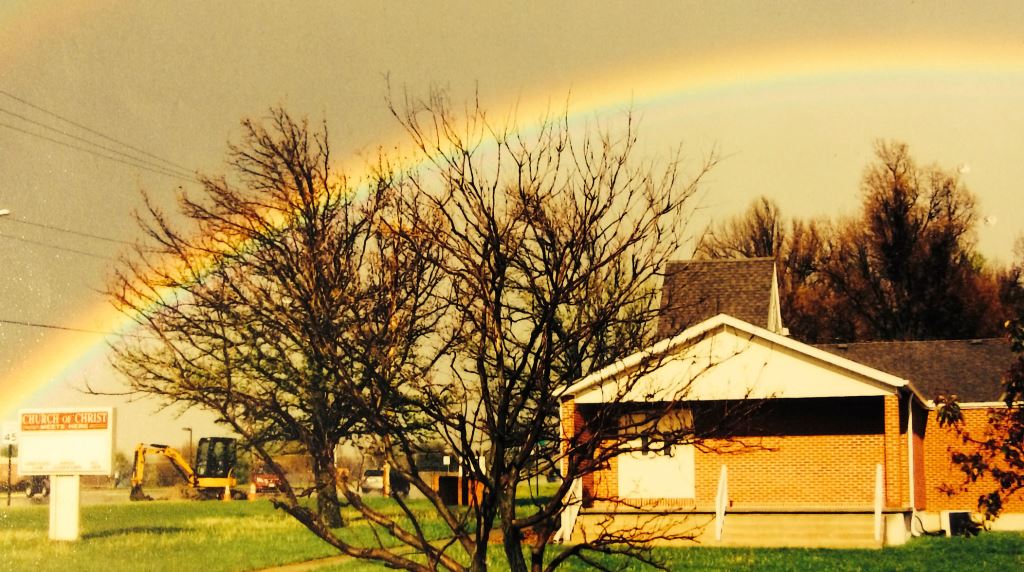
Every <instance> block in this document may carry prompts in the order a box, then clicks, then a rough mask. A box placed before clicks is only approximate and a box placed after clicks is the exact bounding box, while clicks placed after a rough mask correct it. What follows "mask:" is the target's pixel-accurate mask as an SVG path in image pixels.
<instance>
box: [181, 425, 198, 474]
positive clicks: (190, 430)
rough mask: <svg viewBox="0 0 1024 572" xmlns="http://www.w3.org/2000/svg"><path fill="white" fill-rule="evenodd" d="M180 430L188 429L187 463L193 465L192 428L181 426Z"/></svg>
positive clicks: (194, 463) (194, 462)
mask: <svg viewBox="0 0 1024 572" xmlns="http://www.w3.org/2000/svg"><path fill="white" fill-rule="evenodd" d="M181 430H182V431H188V463H189V464H190V465H192V466H193V467H194V466H195V465H196V460H195V459H193V458H192V428H191V427H182V428H181Z"/></svg>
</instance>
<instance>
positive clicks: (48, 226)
mask: <svg viewBox="0 0 1024 572" xmlns="http://www.w3.org/2000/svg"><path fill="white" fill-rule="evenodd" d="M0 221H3V222H6V221H10V222H15V223H18V224H25V225H29V226H34V227H38V228H45V229H48V230H55V231H57V232H63V233H67V234H73V235H75V236H82V237H85V238H94V239H96V240H103V241H106V242H113V243H117V244H126V245H128V246H132V244H133V243H131V242H129V241H127V240H119V239H116V238H111V237H109V236H102V235H99V234H92V233H88V232H82V231H80V230H72V229H70V228H64V227H61V226H57V225H53V224H46V223H41V222H33V221H30V220H26V219H25V218H23V217H13V216H9V217H4V218H3V219H0ZM0 224H3V223H2V222H0Z"/></svg>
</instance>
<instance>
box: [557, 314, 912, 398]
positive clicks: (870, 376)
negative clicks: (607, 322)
mask: <svg viewBox="0 0 1024 572" xmlns="http://www.w3.org/2000/svg"><path fill="white" fill-rule="evenodd" d="M723 328H726V329H731V330H733V331H735V332H737V333H740V334H742V335H744V336H749V337H750V338H751V339H753V338H758V339H760V340H762V341H764V342H765V343H766V344H767V345H769V346H772V347H775V348H778V349H779V350H780V351H788V352H791V353H793V354H798V355H801V356H804V357H805V358H807V359H808V360H809V361H810V362H813V363H816V364H819V365H821V366H822V367H824V368H826V369H835V370H840V371H844V372H847V375H848V377H850V378H854V379H859V380H861V381H863V382H865V383H868V384H869V385H872V386H874V387H878V388H887V390H886V391H887V392H893V391H895V390H896V389H897V388H907V389H908V390H910V391H911V392H913V393H914V394H915V395H916V396H917V398H918V399H919V400H920V401H921V402H922V403H924V402H925V401H926V400H925V399H924V398H923V397H922V395H921V394H920V393H918V392H917V391H916V389H915V388H914V387H913V386H911V385H910V384H909V383H908V381H907V380H906V379H903V378H900V377H898V376H896V375H893V374H891V373H888V372H885V371H881V370H878V369H875V368H873V367H870V366H868V365H864V364H862V363H858V362H856V361H853V360H852V359H848V358H846V357H843V356H841V355H837V354H835V353H831V352H827V351H824V350H822V349H819V348H816V347H814V346H811V345H808V344H805V343H803V342H798V341H796V340H794V339H792V338H789V337H786V336H783V335H780V334H776V333H773V332H771V331H769V330H767V329H765V328H761V327H758V326H755V325H753V324H750V323H747V322H744V321H742V320H738V319H736V318H734V317H732V316H729V315H726V314H719V315H717V316H714V317H713V318H710V319H708V320H705V321H703V322H701V323H700V324H697V325H696V326H693V327H691V328H688V329H687V330H685V331H684V332H682V333H681V334H679V335H677V336H674V337H672V338H669V339H665V340H662V341H660V342H658V343H656V344H654V345H653V346H651V347H649V348H647V349H646V350H643V351H640V352H637V353H635V354H633V355H630V356H628V357H626V358H623V359H621V360H619V361H618V362H615V363H613V364H611V365H609V366H607V367H605V368H603V369H601V370H599V371H597V372H594V373H592V374H590V375H588V376H586V377H584V378H583V379H581V380H579V381H577V382H576V383H574V384H572V385H571V386H570V387H569V388H567V389H565V390H564V391H563V392H562V396H565V395H571V396H579V395H581V394H583V393H584V392H591V391H600V392H601V393H604V390H603V389H602V388H603V387H605V386H606V385H607V384H610V383H615V382H616V381H617V380H618V379H620V378H621V376H623V375H624V374H627V373H629V372H631V371H634V370H635V369H636V368H638V367H640V366H641V365H642V364H644V363H647V362H650V361H651V360H658V359H659V358H660V357H661V356H666V355H671V354H673V353H675V352H679V351H682V350H683V349H685V348H686V347H687V346H688V345H690V344H692V343H699V342H700V341H701V340H702V339H704V338H705V337H706V336H707V335H708V334H710V333H711V332H713V331H716V330H721V329H723ZM657 367H661V366H657ZM609 394H610V395H612V394H619V392H618V391H611V392H609Z"/></svg>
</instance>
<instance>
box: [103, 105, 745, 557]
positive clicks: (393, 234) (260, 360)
mask: <svg viewBox="0 0 1024 572" xmlns="http://www.w3.org/2000/svg"><path fill="white" fill-rule="evenodd" d="M391 109H392V112H393V113H394V114H395V117H396V118H397V120H398V121H399V122H400V123H401V125H402V126H403V127H404V128H405V129H406V131H407V133H408V135H409V138H410V140H411V142H412V144H413V151H412V157H411V159H410V163H409V164H410V165H414V167H407V168H406V169H404V170H402V169H392V168H391V166H390V165H389V164H388V162H387V161H386V160H381V162H380V164H379V166H378V168H377V169H376V171H375V174H374V176H373V177H372V178H371V180H370V181H369V183H368V184H367V185H365V186H364V187H361V188H359V189H358V190H357V189H353V188H351V187H350V186H348V185H347V184H346V183H345V181H344V179H342V178H340V177H338V176H336V175H334V174H333V172H332V171H331V164H330V157H329V153H328V146H327V139H326V130H323V131H319V132H316V133H313V134H311V133H310V132H309V130H308V127H307V126H306V124H305V123H302V122H295V121H293V120H292V119H290V118H289V117H288V116H287V114H285V113H284V112H283V111H280V110H277V111H274V112H273V113H272V115H271V117H270V118H269V120H268V124H269V127H264V126H263V124H261V123H253V122H245V123H244V124H243V125H244V127H245V131H246V137H245V138H244V139H243V141H242V142H241V143H240V144H239V145H237V146H234V147H232V153H231V164H232V165H233V166H234V167H235V170H236V172H237V174H238V175H239V180H240V183H239V184H238V185H233V184H229V183H228V182H227V181H226V180H225V179H204V187H205V198H204V200H192V199H188V198H185V199H183V200H182V203H181V206H182V212H183V214H184V215H185V216H186V218H187V219H188V220H190V221H191V222H193V223H194V225H195V227H196V228H194V229H189V230H190V232H189V233H185V232H182V231H178V230H174V229H173V228H172V226H171V224H170V222H169V220H168V218H167V217H165V216H164V215H163V214H162V213H160V212H159V211H157V210H156V209H150V210H149V212H148V213H146V215H145V216H144V217H143V219H142V220H143V222H144V228H145V229H146V230H147V233H148V235H149V237H150V240H151V242H152V243H153V244H155V245H156V247H155V248H153V247H146V248H144V247H140V248H139V249H138V251H137V252H136V254H135V256H134V257H133V258H131V259H130V260H129V261H128V262H126V263H125V264H124V266H123V267H122V270H121V271H120V272H119V273H118V274H117V275H116V276H115V277H114V280H113V283H112V287H111V293H112V296H113V298H114V300H115V301H116V303H117V304H118V305H119V306H120V307H121V308H122V309H124V310H125V311H126V312H127V313H129V315H131V316H133V317H134V318H135V319H136V321H137V322H138V323H139V325H140V328H141V330H140V333H142V334H143V335H145V336H147V337H139V338H128V339H126V340H125V341H124V342H123V343H122V344H120V345H119V346H117V347H116V348H115V349H116V352H117V366H118V367H119V369H120V370H121V371H122V372H123V373H124V374H125V375H126V377H128V379H130V380H131V383H132V387H133V389H134V390H135V391H138V392H141V393H144V394H150V395H157V396H159V397H162V398H164V399H165V400H167V401H169V402H171V403H185V404H195V405H200V406H203V407H206V408H208V409H212V410H214V411H216V412H217V413H219V414H220V416H221V419H222V420H223V421H224V422H226V423H228V424H229V425H230V426H231V427H232V428H233V429H234V430H235V431H236V432H237V433H238V434H239V435H242V436H243V437H244V438H245V444H246V445H248V446H250V447H251V448H253V449H254V450H255V452H256V453H257V455H258V456H259V457H260V458H261V460H262V461H263V462H264V464H266V465H267V466H268V467H269V468H270V469H271V470H273V471H274V472H276V473H277V474H278V476H279V477H281V478H282V479H286V478H287V475H286V474H285V471H284V470H283V469H282V467H280V466H279V465H278V464H277V463H275V462H274V456H273V453H274V452H275V447H280V446H282V444H287V446H289V447H292V448H297V449H298V450H299V451H300V452H304V453H306V454H308V455H310V457H311V458H312V461H313V464H312V470H313V474H314V477H315V479H314V480H315V484H314V486H313V487H312V489H311V490H307V491H304V490H296V489H295V487H292V486H291V484H286V487H285V492H286V495H285V497H284V498H283V499H282V500H280V501H279V503H278V504H279V506H280V507H281V508H283V509H284V510H286V511H287V512H289V513H290V514H292V515H293V516H295V517H296V518H297V519H298V520H299V521H300V522H302V523H303V524H304V525H305V526H306V527H308V528H309V529H310V530H311V531H313V532H314V533H315V534H317V535H318V536H320V537H321V538H323V539H324V540H325V541H326V542H328V543H330V544H331V545H333V546H335V547H337V548H338V549H339V551H341V552H342V553H344V554H348V555H351V556H354V557H357V558H364V559H371V560H376V561H378V562H381V563H383V564H385V565H387V566H389V567H393V568H400V569H407V570H438V569H444V570H484V569H486V568H487V562H488V554H489V549H490V547H491V544H492V542H495V541H497V540H500V542H501V545H502V549H503V552H504V557H505V559H506V561H507V563H508V567H509V568H510V569H512V570H527V569H531V570H536V571H540V570H552V569H555V568H557V567H558V566H560V565H561V564H563V563H564V562H566V561H567V560H569V559H571V558H581V559H583V560H584V561H585V562H589V563H592V564H594V565H600V563H599V562H598V561H596V560H594V559H593V558H592V556H593V554H594V553H595V552H598V553H606V554H611V555H618V556H621V557H625V558H639V559H641V560H643V561H645V562H654V560H653V559H652V557H651V553H650V551H649V542H650V541H652V540H655V539H657V538H659V536H660V537H671V535H673V534H674V535H678V534H680V533H671V532H668V531H666V530H665V529H660V528H658V527H656V526H654V525H653V524H650V525H647V524H645V525H644V526H636V527H633V528H631V529H628V530H622V529H615V528H612V527H609V528H607V529H605V530H604V531H603V532H601V533H600V534H597V535H596V536H591V537H588V538H586V539H585V541H584V542H581V543H579V544H575V545H573V546H571V547H568V548H566V549H565V550H560V551H551V550H549V545H550V543H551V542H552V539H553V538H554V535H555V532H556V531H557V529H558V527H559V523H558V518H559V515H560V514H561V513H562V511H563V510H564V507H565V504H566V498H567V495H568V494H569V491H570V489H572V488H573V486H574V483H576V482H579V480H580V479H583V478H586V477H587V476H588V475H594V474H596V473H597V472H598V471H600V470H601V468H602V467H603V466H605V465H606V464H607V463H608V462H609V460H611V459H613V458H615V457H616V456H618V455H621V454H624V453H629V452H634V451H638V450H648V449H651V448H652V447H653V449H654V450H662V449H664V448H670V447H672V446H674V445H679V444H698V445H706V447H707V448H711V447H713V446H715V445H714V443H717V442H718V440H719V439H720V438H721V437H723V436H725V435H726V434H727V432H728V431H727V425H728V424H729V422H730V420H734V419H739V418H741V417H742V416H743V411H744V408H743V407H736V408H733V409H732V410H731V411H730V412H729V413H727V414H722V415H717V414H716V415H712V416H708V419H712V421H710V422H705V423H704V424H703V425H701V424H695V423H690V422H687V421H685V420H686V419H687V415H689V412H690V410H689V408H688V407H686V406H685V405H684V404H683V401H682V398H684V397H685V393H686V390H687V386H686V384H682V385H681V386H680V387H679V388H677V389H676V390H674V391H673V392H672V393H671V394H667V395H662V396H661V397H662V398H661V399H660V400H659V401H657V402H654V403H651V404H648V405H647V406H642V407H641V406H638V405H637V403H635V402H636V401H637V400H636V396H635V395H632V394H633V392H634V386H635V384H636V383H638V380H640V379H641V378H642V377H643V375H644V374H645V373H647V372H650V371H651V370H652V369H654V368H656V367H658V365H659V364H660V363H661V362H662V360H664V359H668V358H666V357H665V356H664V355H662V354H658V353H650V354H641V355H642V359H639V361H638V362H637V363H636V364H635V366H634V367H633V368H632V369H631V370H630V371H629V372H628V374H627V375H626V376H625V379H624V381H623V383H622V384H621V385H620V386H619V390H618V393H617V395H616V396H615V397H614V398H612V400H611V402H610V403H609V404H608V407H607V408H606V409H605V410H604V411H602V412H600V413H599V414H597V415H596V416H595V417H594V419H592V420H591V424H590V425H589V427H588V428H587V430H586V431H582V432H580V433H579V434H571V435H567V436H565V438H564V439H560V424H559V407H560V397H561V396H562V395H563V393H564V392H565V391H566V389H567V388H569V387H570V385H571V384H573V383H574V382H575V381H578V380H579V379H581V378H583V377H585V376H587V375H588V374H591V373H593V372H595V371H598V370H600V369H601V368H603V367H605V366H607V365H609V364H613V363H615V362H617V361H619V360H621V359H622V358H624V357H626V356H629V355H631V354H635V353H636V352H638V351H640V350H643V349H644V348H647V347H648V346H649V345H650V344H651V343H652V342H653V341H654V340H653V339H652V337H653V332H654V328H653V325H654V321H655V320H656V319H657V317H658V314H659V312H660V308H658V306H657V302H658V296H657V295H656V293H657V288H658V287H659V281H660V279H661V276H660V272H661V270H662V269H663V268H664V265H665V262H666V261H667V260H668V259H669V258H670V257H672V256H674V255H675V253H676V251H677V249H678V248H679V246H680V245H681V243H682V241H683V238H684V236H685V232H686V222H687V220H688V217H689V214H690V203H691V199H692V197H693V196H694V194H695V192H696V190H697V185H698V183H699V181H700V179H701V176H702V175H703V174H704V173H705V172H706V171H707V170H708V169H709V168H710V167H711V166H712V165H713V163H714V158H711V159H707V160H704V161H702V162H700V163H699V164H698V165H697V170H696V175H695V176H693V177H691V178H689V179H684V177H683V175H682V173H681V157H680V156H678V154H677V155H676V156H674V157H672V158H671V159H670V160H669V161H668V162H666V163H664V164H661V165H658V164H655V163H653V162H643V161H639V160H637V159H636V158H635V157H634V155H635V147H636V143H637V132H636V126H635V125H634V123H633V122H632V118H631V117H630V116H627V117H626V118H625V122H624V125H623V126H622V127H621V129H620V130H613V129H606V130H587V129H584V130H583V131H581V132H580V131H575V130H574V129H572V128H571V126H570V124H569V120H568V115H567V114H562V115H559V116H556V117H555V118H554V119H551V120H548V121H545V122H543V123H541V124H540V125H539V126H538V127H536V128H535V129H532V130H530V131H521V130H519V129H517V128H516V127H515V126H514V125H512V124H509V125H497V124H495V123H492V122H490V121H489V120H488V118H487V116H486V114H485V113H484V111H483V110H482V109H480V108H478V107H476V108H472V109H471V110H470V112H469V113H468V114H467V116H466V117H456V116H455V115H454V114H453V113H452V112H451V110H450V109H451V108H450V105H449V104H448V102H447V100H446V99H445V97H444V96H443V95H441V94H434V95H432V96H431V97H430V98H429V99H428V100H426V101H419V100H407V101H405V102H404V104H402V105H396V104H393V103H392V106H391ZM415 165H422V166H420V167H415ZM662 419H677V420H681V421H680V422H679V423H675V424H669V425H666V424H665V423H659V420H662ZM343 439H347V440H353V441H356V442H358V444H359V445H360V446H361V447H363V448H364V450H371V451H372V453H373V454H374V455H375V456H377V457H378V458H381V459H382V460H384V461H386V462H387V463H388V465H389V466H390V467H391V468H392V469H393V471H394V474H395V475H396V476H399V477H400V478H401V479H402V480H404V481H408V482H409V484H410V486H411V487H412V488H413V489H415V490H417V491H418V492H419V494H421V495H422V496H423V497H425V500H422V501H420V500H416V501H412V500H409V499H407V498H405V497H403V496H402V495H399V494H392V496H391V497H390V499H388V500H387V501H384V502H383V503H378V502H367V499H365V498H363V497H362V496H361V495H360V494H358V492H357V490H356V487H353V486H350V485H351V483H349V482H348V480H347V477H346V476H345V474H344V473H342V474H341V475H339V474H338V473H336V471H335V466H334V465H335V459H334V456H333V455H334V453H333V448H334V446H335V444H337V443H338V442H339V440H343ZM439 444H440V446H441V447H442V448H443V449H445V450H446V451H448V452H449V453H450V454H451V455H452V456H453V457H454V459H455V464H456V465H457V466H458V467H460V468H461V471H462V473H463V474H464V476H465V479H466V486H467V488H468V497H469V506H468V507H460V506H451V505H449V504H447V503H446V499H445V498H443V495H442V494H441V493H440V492H439V491H438V490H437V488H436V486H435V483H434V482H433V481H432V479H431V476H430V473H429V471H428V467H427V466H426V465H424V463H423V455H424V453H427V452H431V451H436V450H438V448H439ZM652 444H653V445H652ZM555 466H558V467H561V473H562V474H561V477H562V480H561V482H560V483H559V484H558V486H557V488H556V490H554V491H553V492H552V493H551V494H545V495H527V496H525V497H524V496H523V495H522V493H521V491H522V487H521V486H522V485H524V484H526V483H529V482H530V481H531V480H534V479H536V478H538V477H539V476H540V475H541V474H542V473H546V472H549V471H550V470H551V469H552V467H555ZM303 494H315V495H316V499H317V502H316V505H315V507H314V506H308V505H307V503H304V502H302V500H301V496H302V495H303ZM590 500H598V501H606V502H611V503H621V502H623V501H622V500H621V499H618V498H616V495H614V494H611V495H606V496H605V498H597V499H590ZM339 509H344V510H345V511H346V514H357V515H359V517H361V518H360V521H361V522H360V526H366V527H368V528H369V529H370V531H371V534H370V535H368V536H367V535H360V534H347V533H346V532H345V531H344V530H339V529H337V528H335V526H336V525H338V524H340V523H341V518H340V514H341V511H340V510H339ZM683 535H684V536H685V533H684V534H683ZM524 551H525V553H526V554H525V555H524ZM604 566H607V564H605V565H604Z"/></svg>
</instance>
